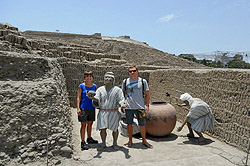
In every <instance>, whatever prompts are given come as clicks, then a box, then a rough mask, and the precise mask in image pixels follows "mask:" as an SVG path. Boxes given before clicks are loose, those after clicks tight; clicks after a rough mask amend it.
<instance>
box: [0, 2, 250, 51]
mask: <svg viewBox="0 0 250 166" xmlns="http://www.w3.org/2000/svg"><path fill="white" fill-rule="evenodd" d="M0 2H1V3H0V4H1V5H0V22H7V23H9V24H11V25H13V26H16V27H18V28H19V29H20V30H21V31H26V30H38V31H49V32H55V31H56V30H60V32H65V33H79V34H93V33H97V32H98V33H102V36H114V37H118V36H123V35H129V36H130V37H131V39H134V40H138V41H142V42H147V43H148V44H149V45H150V46H152V47H154V48H157V49H160V50H162V51H164V52H168V53H172V54H176V55H178V54H180V53H205V52H212V51H217V50H220V51H236V52H237V51H241V52H242V51H250V0H123V1H122V0H0Z"/></svg>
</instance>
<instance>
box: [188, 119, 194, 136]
mask: <svg viewBox="0 0 250 166" xmlns="http://www.w3.org/2000/svg"><path fill="white" fill-rule="evenodd" d="M187 127H188V130H189V133H188V134H187V136H188V137H190V138H194V132H193V130H192V128H191V123H189V122H187Z"/></svg>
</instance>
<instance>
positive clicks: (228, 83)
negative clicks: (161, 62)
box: [149, 69, 250, 150]
mask: <svg viewBox="0 0 250 166" xmlns="http://www.w3.org/2000/svg"><path fill="white" fill-rule="evenodd" d="M249 78H250V71H249V70H237V71H236V70H230V69H228V70H223V69H218V70H216V69H203V70H202V69H197V70H195V69H194V70H161V71H159V70H158V71H153V72H151V73H150V77H149V81H150V89H151V101H167V102H170V98H169V97H166V96H165V93H166V92H168V93H170V94H171V104H172V105H173V106H174V107H175V108H176V111H177V119H178V121H183V120H184V118H185V116H186V114H187V112H188V108H186V109H184V108H180V107H178V106H177V105H176V103H177V102H180V100H179V97H180V95H181V94H182V93H185V92H187V93H189V94H190V95H191V96H193V97H196V98H200V99H202V100H204V101H205V102H207V103H208V104H209V105H210V107H211V108H212V111H213V114H214V117H215V130H214V131H210V132H208V134H210V135H212V136H214V137H217V138H219V139H220V140H222V141H225V142H227V143H230V144H231V145H235V146H237V147H238V148H240V149H243V150H247V148H248V141H249V137H250V135H249V133H250V117H249V116H248V110H250V79H249Z"/></svg>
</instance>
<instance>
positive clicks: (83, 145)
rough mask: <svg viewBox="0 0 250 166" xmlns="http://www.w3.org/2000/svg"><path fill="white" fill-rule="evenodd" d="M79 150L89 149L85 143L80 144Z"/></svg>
mask: <svg viewBox="0 0 250 166" xmlns="http://www.w3.org/2000/svg"><path fill="white" fill-rule="evenodd" d="M81 149H82V150H88V149H89V147H88V145H87V144H86V142H85V141H83V142H81Z"/></svg>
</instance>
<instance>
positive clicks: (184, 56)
mask: <svg viewBox="0 0 250 166" xmlns="http://www.w3.org/2000/svg"><path fill="white" fill-rule="evenodd" d="M178 57H180V58H183V59H187V60H190V61H193V62H197V59H196V58H195V57H194V56H193V55H192V54H180V55H178Z"/></svg>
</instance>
